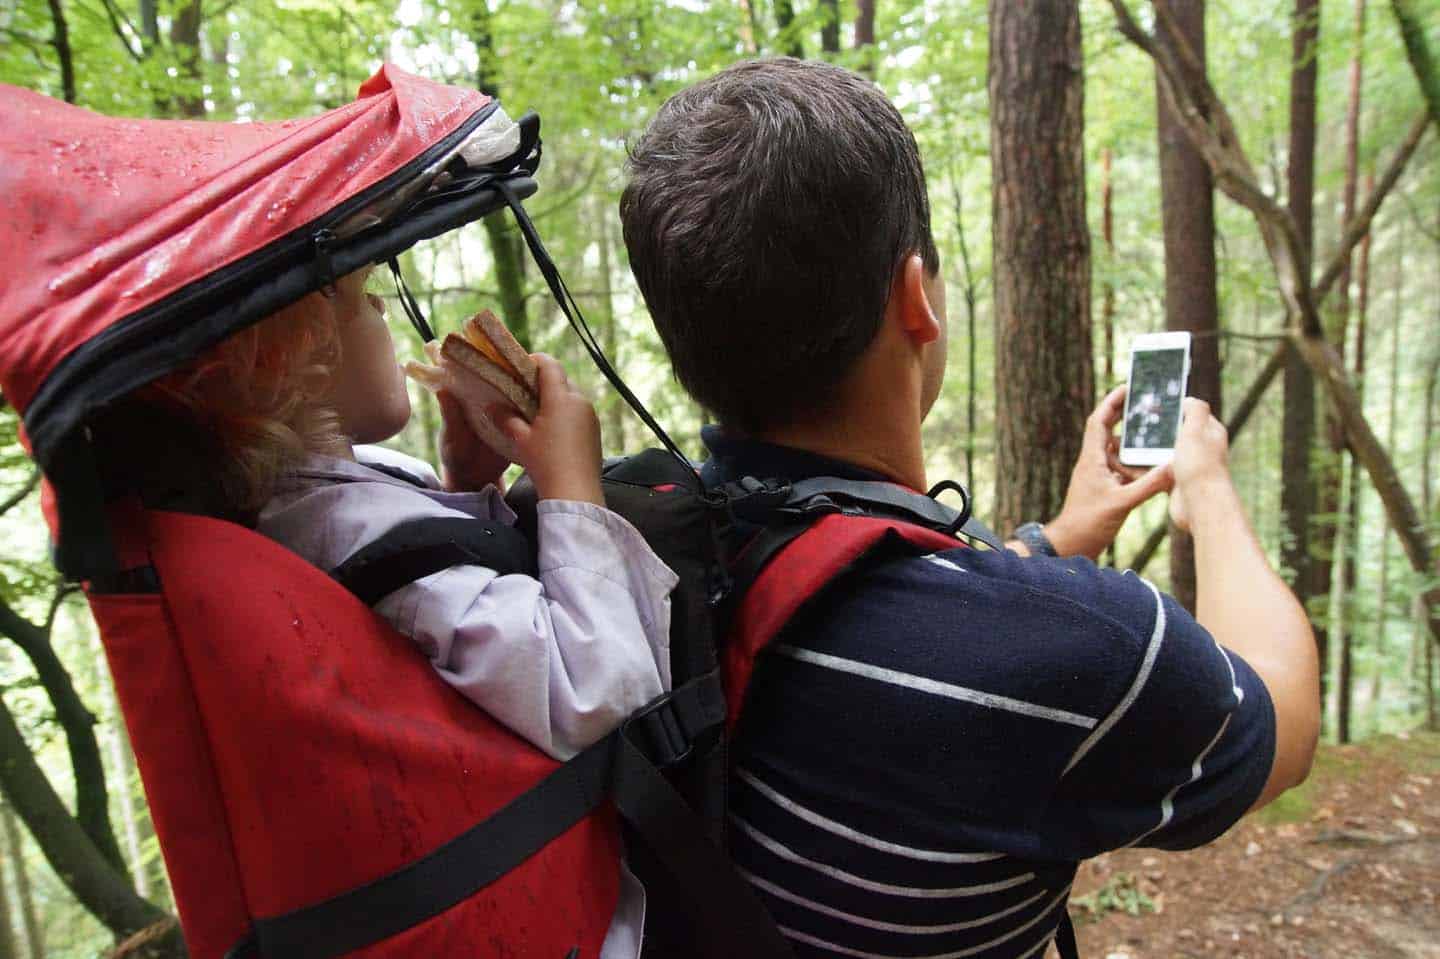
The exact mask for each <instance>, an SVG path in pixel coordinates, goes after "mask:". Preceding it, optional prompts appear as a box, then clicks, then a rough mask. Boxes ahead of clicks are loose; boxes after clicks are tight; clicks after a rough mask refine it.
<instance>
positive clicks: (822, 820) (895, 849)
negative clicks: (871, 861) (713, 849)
mask: <svg viewBox="0 0 1440 959" xmlns="http://www.w3.org/2000/svg"><path fill="white" fill-rule="evenodd" d="M735 775H736V776H738V777H739V778H740V779H741V780H742V781H744V782H746V783H748V784H749V785H750V786H751V787H753V788H754V789H755V790H756V791H757V792H759V793H760V795H762V796H764V797H765V798H766V799H769V800H770V801H771V802H773V803H774V804H775V805H777V806H779V807H780V808H781V809H784V810H785V811H786V812H788V813H790V814H791V815H793V816H796V817H797V818H799V819H803V820H804V821H805V822H808V823H810V824H811V825H812V826H819V827H820V828H821V829H824V830H825V831H826V832H831V833H834V834H835V835H837V836H840V837H842V838H844V839H848V840H850V841H851V842H853V843H857V844H858V845H861V846H868V847H870V848H871V849H878V850H880V851H881V852H888V853H890V854H891V855H895V856H903V857H905V858H906V859H919V860H921V861H924V862H947V863H966V862H992V861H994V860H996V859H1004V858H1005V854H1004V853H999V852H944V851H941V850H937V849H917V848H916V847H914V846H902V845H900V844H899V843H894V842H888V841H886V840H884V839H877V838H876V837H874V836H868V835H866V834H865V833H863V832H859V831H858V830H855V829H851V828H850V827H849V826H847V825H845V824H844V823H839V822H836V821H835V820H833V819H827V818H826V817H824V816H822V815H820V814H819V813H818V812H815V811H814V810H811V809H807V808H805V807H804V806H802V805H800V804H799V803H797V802H796V801H795V800H793V799H791V798H789V797H788V796H784V795H781V794H780V793H779V792H777V791H776V790H775V789H773V788H772V787H770V786H767V785H766V784H765V783H763V782H761V781H760V780H759V779H758V778H757V777H756V776H755V774H754V773H752V772H750V771H749V770H745V769H737V770H736V771H735Z"/></svg>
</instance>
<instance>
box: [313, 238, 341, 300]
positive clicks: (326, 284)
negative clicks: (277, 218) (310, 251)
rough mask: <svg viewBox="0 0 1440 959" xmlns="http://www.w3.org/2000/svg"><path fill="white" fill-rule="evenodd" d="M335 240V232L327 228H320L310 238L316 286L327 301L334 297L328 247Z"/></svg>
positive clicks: (333, 271)
mask: <svg viewBox="0 0 1440 959" xmlns="http://www.w3.org/2000/svg"><path fill="white" fill-rule="evenodd" d="M336 239H337V238H336V236H335V231H334V230H331V229H330V228H329V227H321V228H320V229H318V230H316V231H315V232H314V233H313V234H312V235H311V237H310V243H311V245H312V246H314V248H315V279H316V281H317V283H316V286H317V287H318V288H319V290H320V293H321V294H322V295H323V296H325V297H326V298H327V299H330V298H333V297H334V296H335V279H336V277H335V261H334V259H333V258H332V257H331V255H330V246H331V244H333V243H334V242H335V240H336Z"/></svg>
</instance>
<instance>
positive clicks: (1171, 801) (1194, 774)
mask: <svg viewBox="0 0 1440 959" xmlns="http://www.w3.org/2000/svg"><path fill="white" fill-rule="evenodd" d="M1229 725H1230V715H1227V716H1226V717H1225V718H1224V719H1223V720H1221V722H1220V730H1219V732H1217V733H1216V734H1215V738H1214V739H1212V740H1210V742H1209V743H1208V744H1206V746H1205V748H1204V749H1202V750H1200V755H1198V756H1196V757H1195V762H1193V763H1191V764H1190V778H1189V779H1187V780H1185V782H1183V783H1180V785H1178V786H1176V787H1175V788H1174V789H1172V790H1170V791H1169V792H1168V793H1166V794H1165V798H1164V799H1162V800H1160V821H1159V822H1158V823H1156V824H1155V825H1153V826H1151V827H1150V828H1149V829H1147V830H1145V831H1144V832H1142V833H1141V834H1140V835H1138V836H1136V837H1135V838H1134V839H1132V840H1130V842H1128V843H1126V844H1125V848H1127V849H1128V848H1130V847H1131V846H1135V845H1138V844H1139V843H1140V840H1142V839H1144V838H1145V837H1146V836H1149V835H1150V834H1151V833H1153V832H1155V831H1156V830H1159V829H1164V828H1165V827H1166V826H1167V825H1169V824H1170V820H1171V819H1173V818H1174V817H1175V794H1176V793H1178V792H1179V791H1180V790H1181V789H1183V788H1185V787H1186V786H1188V785H1190V784H1191V783H1193V782H1196V781H1197V780H1199V778H1200V773H1201V769H1200V764H1201V763H1203V762H1204V761H1205V757H1206V756H1208V755H1210V750H1212V749H1214V748H1215V744H1216V743H1218V742H1219V741H1220V737H1222V736H1224V735H1225V729H1226V728H1227V727H1228V726H1229Z"/></svg>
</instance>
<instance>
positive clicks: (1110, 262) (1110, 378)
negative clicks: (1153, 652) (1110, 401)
mask: <svg viewBox="0 0 1440 959" xmlns="http://www.w3.org/2000/svg"><path fill="white" fill-rule="evenodd" d="M1112 162H1113V158H1112V157H1111V155H1110V148H1109V147H1106V148H1105V149H1103V150H1101V151H1100V235H1101V237H1102V238H1103V239H1104V241H1105V259H1106V262H1107V267H1106V270H1105V282H1104V283H1103V284H1102V286H1101V293H1100V325H1101V328H1102V329H1103V330H1104V335H1105V358H1104V367H1105V380H1104V384H1103V385H1102V387H1101V389H1100V392H1102V393H1103V392H1105V391H1106V390H1108V389H1110V387H1111V386H1113V385H1114V384H1115V283H1114V281H1113V280H1112V279H1111V278H1110V277H1111V274H1112V272H1113V271H1114V269H1115V204H1114V199H1115V196H1114V194H1115V185H1114V182H1113V181H1112V178H1111V164H1112ZM1105 555H1106V564H1107V565H1109V566H1114V565H1115V564H1116V562H1117V559H1116V556H1117V553H1116V547H1115V543H1114V542H1113V541H1112V542H1111V543H1110V548H1109V549H1107V550H1106V551H1105Z"/></svg>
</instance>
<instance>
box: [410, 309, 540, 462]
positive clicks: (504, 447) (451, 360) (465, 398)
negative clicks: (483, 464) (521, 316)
mask: <svg viewBox="0 0 1440 959" xmlns="http://www.w3.org/2000/svg"><path fill="white" fill-rule="evenodd" d="M462 329H463V333H464V335H460V336H457V335H456V334H454V333H451V334H449V335H447V336H446V337H445V339H444V340H443V341H440V342H436V341H434V340H431V341H430V342H429V343H426V344H425V355H426V357H428V358H429V360H430V363H431V364H433V365H426V364H424V363H417V362H413V361H412V362H409V363H406V364H405V372H406V373H407V374H408V375H409V376H410V377H411V378H412V379H414V380H415V381H416V382H418V383H419V384H420V385H421V386H423V387H425V388H426V389H427V390H430V391H431V392H432V393H438V392H439V391H440V390H445V391H446V392H448V393H450V394H451V395H452V396H454V397H455V399H456V400H457V401H459V403H460V405H461V406H462V407H463V408H464V409H465V414H466V419H467V420H468V421H469V423H470V426H471V427H472V428H473V429H474V430H475V432H476V434H477V435H478V436H479V437H480V439H481V440H482V441H483V442H484V443H485V444H486V445H487V446H489V447H490V448H491V449H493V450H495V451H496V452H497V453H500V454H501V455H503V456H506V457H508V458H509V459H510V461H511V462H515V461H516V455H517V453H518V451H516V450H515V449H514V444H513V443H511V442H510V440H509V439H508V438H506V437H505V435H504V434H502V433H501V432H500V431H499V429H497V428H496V427H495V425H494V423H493V422H492V421H491V419H490V414H489V410H490V408H491V407H493V406H495V405H496V404H502V405H508V406H510V407H513V408H514V409H515V411H516V412H518V413H519V414H520V415H521V416H523V417H525V419H526V420H533V419H534V418H535V415H536V413H538V412H539V409H540V399H539V379H540V376H539V370H538V369H537V368H536V366H535V361H534V360H532V359H530V354H528V353H526V352H525V348H524V347H522V346H521V345H520V344H519V343H518V342H516V340H515V338H514V337H513V336H511V335H510V331H509V330H508V329H506V328H505V325H504V324H503V323H501V322H500V321H499V319H497V318H496V317H495V314H493V313H491V312H490V311H489V310H485V311H484V312H482V313H480V314H477V315H476V316H473V317H471V318H470V319H469V320H467V321H466V323H465V325H464V327H463V328H462Z"/></svg>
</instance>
